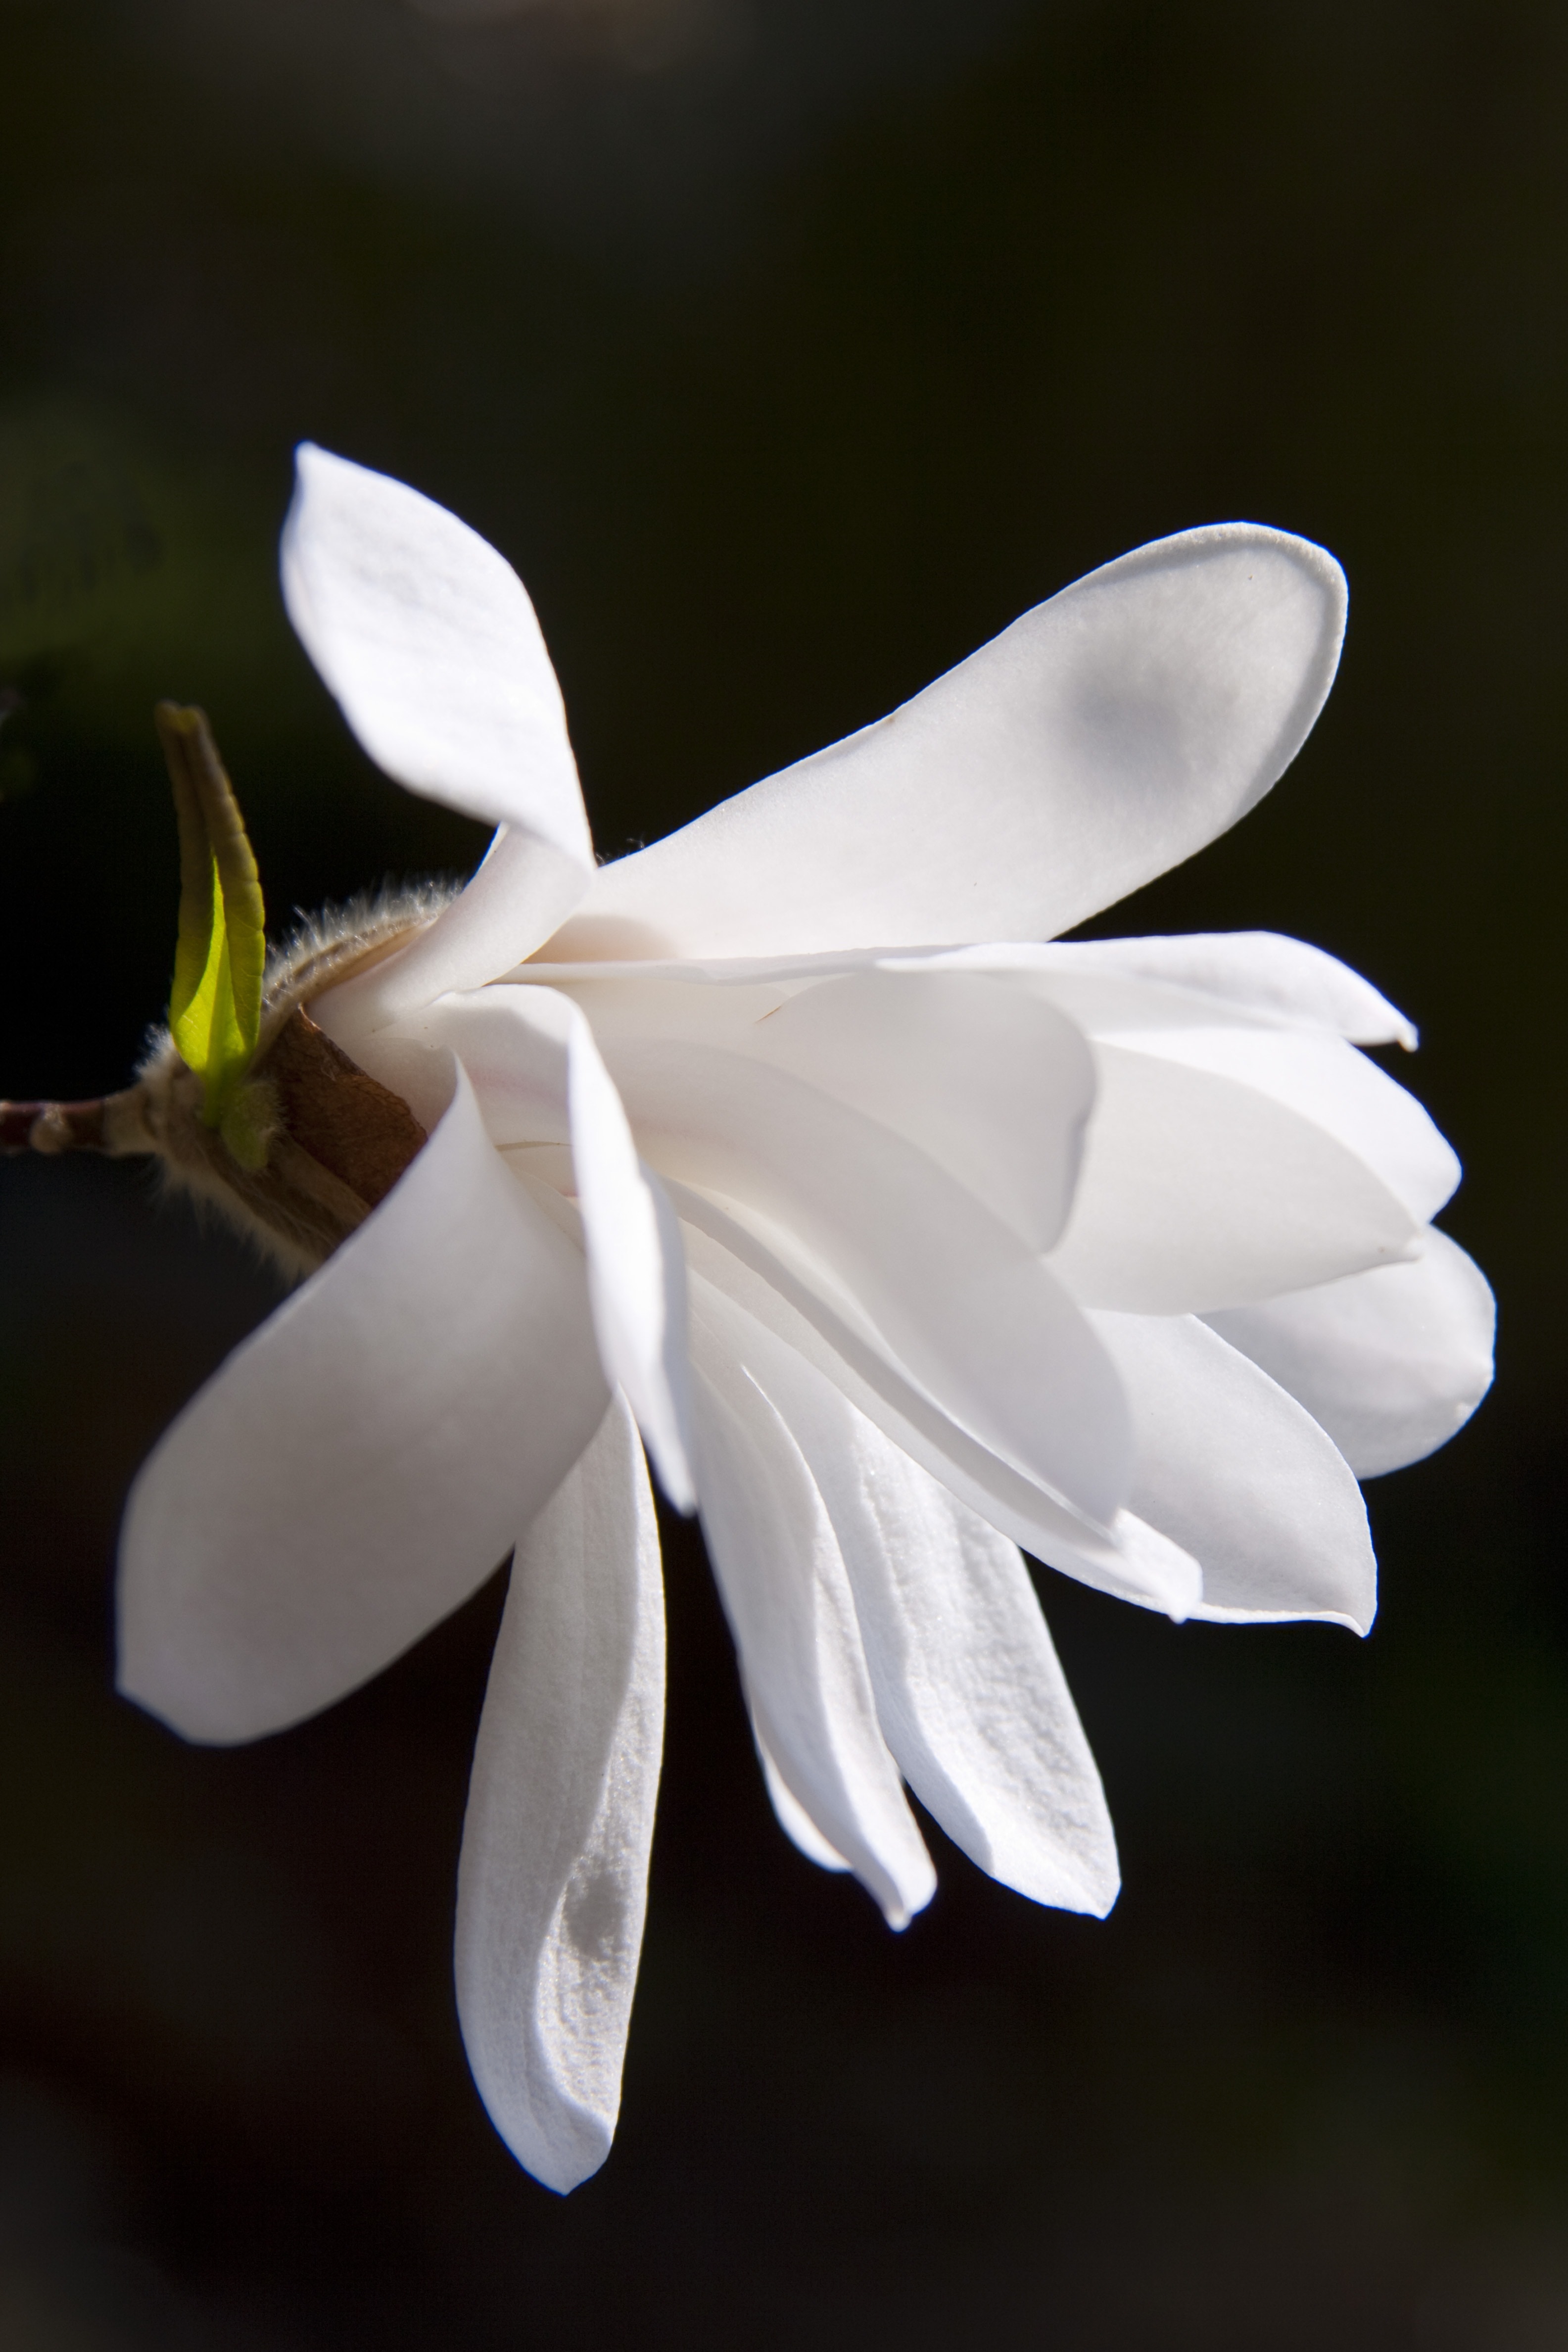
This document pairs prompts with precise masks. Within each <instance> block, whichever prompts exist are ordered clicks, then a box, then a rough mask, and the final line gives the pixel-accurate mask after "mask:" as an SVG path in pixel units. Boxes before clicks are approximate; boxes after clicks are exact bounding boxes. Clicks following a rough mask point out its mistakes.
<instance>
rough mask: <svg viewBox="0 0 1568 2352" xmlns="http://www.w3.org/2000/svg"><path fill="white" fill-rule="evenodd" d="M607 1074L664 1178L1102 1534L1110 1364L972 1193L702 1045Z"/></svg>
mask: <svg viewBox="0 0 1568 2352" xmlns="http://www.w3.org/2000/svg"><path fill="white" fill-rule="evenodd" d="M610 1067H611V1070H612V1075H613V1076H614V1077H615V1080H616V1083H617V1085H618V1086H619V1087H620V1088H621V1092H622V1098H623V1100H624V1101H625V1104H626V1108H627V1110H628V1112H629V1113H630V1115H631V1117H632V1122H633V1125H634V1127H635V1129H636V1131H637V1136H638V1140H639V1142H640V1143H641V1145H642V1147H643V1150H644V1152H645V1153H646V1155H647V1157H648V1159H649V1160H651V1161H652V1163H653V1166H654V1167H655V1168H657V1169H659V1170H660V1171H661V1172H662V1173H667V1174H669V1175H673V1176H674V1177H676V1178H679V1179H683V1180H685V1181H687V1182H690V1183H695V1184H696V1185H699V1186H702V1187H704V1188H705V1189H707V1190H710V1191H715V1192H725V1193H728V1194H731V1195H733V1196H735V1197H736V1198H737V1199H738V1200H740V1201H744V1202H749V1203H750V1204H751V1205H752V1206H754V1207H755V1208H756V1209H758V1211H760V1212H761V1213H763V1214H764V1215H765V1216H768V1217H771V1218H773V1219H775V1220H776V1221H777V1222H778V1223H779V1224H780V1225H782V1226H783V1227H785V1228H786V1229H788V1230H789V1232H790V1233H791V1234H794V1235H796V1236H797V1237H798V1238H799V1240H800V1241H801V1242H803V1243H804V1244H806V1246H807V1247H808V1248H809V1249H810V1251H811V1252H812V1253H814V1254H815V1255H817V1256H818V1257H819V1258H820V1259H821V1262H822V1263H823V1265H825V1266H827V1267H830V1268H831V1269H832V1270H833V1272H834V1273H835V1274H836V1275H837V1276H839V1278H840V1279H841V1282H842V1284H843V1285H844V1286H845V1287H846V1288H847V1289H848V1291H849V1292H850V1293H851V1294H852V1296H853V1297H855V1298H856V1299H857V1300H858V1301H859V1302H860V1303H861V1305H862V1307H863V1309H864V1311H865V1313H866V1314H867V1316H868V1317H869V1318H870V1319H871V1320H872V1322H873V1323H874V1324H875V1326H876V1327H877V1328H878V1329H879V1330H880V1332H881V1333H882V1334H883V1338H884V1339H885V1341H886V1343H887V1345H888V1346H889V1348H890V1349H892V1351H893V1353H894V1356H895V1357H896V1358H897V1360H899V1361H900V1362H901V1363H902V1364H904V1367H905V1368H906V1369H907V1370H908V1372H909V1373H910V1374H911V1376H912V1377H913V1378H914V1379H915V1381H917V1382H918V1383H919V1384H920V1385H921V1386H922V1387H923V1388H924V1389H925V1391H927V1393H928V1394H929V1395H930V1396H931V1397H933V1398H934V1399H935V1400H936V1402H937V1403H938V1404H940V1405H941V1406H942V1407H943V1408H944V1409H945V1410H946V1412H948V1413H950V1414H951V1415H952V1417H953V1418H954V1419H955V1420H956V1421H958V1422H959V1423H961V1424H962V1425H963V1426H964V1427H965V1428H967V1429H968V1430H969V1431H970V1432H971V1433H973V1434H974V1435H975V1436H977V1438H979V1439H980V1441H981V1443H982V1444H985V1445H987V1446H988V1447H989V1448H990V1449H991V1450H992V1451H993V1452H995V1453H998V1454H1001V1455H1002V1457H1003V1458H1004V1459H1005V1460H1007V1461H1009V1462H1012V1463H1013V1464H1015V1465H1017V1466H1018V1467H1019V1468H1020V1469H1022V1470H1023V1471H1024V1472H1025V1473H1026V1475H1030V1476H1031V1477H1034V1478H1036V1479H1038V1480H1040V1482H1042V1483H1043V1484H1044V1485H1046V1486H1049V1487H1050V1488H1051V1489H1052V1490H1053V1491H1054V1492H1055V1493H1057V1494H1059V1495H1061V1496H1065V1498H1066V1499H1067V1501H1068V1502H1069V1503H1070V1504H1071V1506H1072V1507H1074V1508H1076V1509H1077V1510H1079V1511H1080V1512H1082V1513H1083V1514H1084V1515H1085V1516H1086V1517H1089V1518H1090V1519H1092V1521H1094V1522H1095V1523H1097V1524H1098V1525H1100V1526H1102V1527H1103V1526H1104V1525H1105V1523H1106V1522H1108V1521H1109V1519H1110V1518H1111V1517H1112V1515H1113V1512H1114V1511H1115V1510H1116V1508H1117V1507H1118V1506H1119V1505H1120V1503H1121V1501H1122V1499H1123V1496H1124V1492H1125V1478H1126V1475H1127V1468H1128V1459H1129V1456H1128V1451H1127V1434H1126V1423H1125V1419H1124V1409H1123V1405H1122V1401H1121V1397H1120V1394H1119V1392H1118V1390H1117V1387H1116V1381H1115V1376H1114V1374H1113V1372H1112V1370H1111V1368H1110V1366H1109V1364H1108V1363H1107V1362H1106V1361H1105V1360H1104V1358H1103V1355H1102V1354H1101V1352H1100V1349H1099V1347H1098V1344H1097V1342H1096V1341H1095V1340H1094V1339H1093V1337H1092V1333H1091V1332H1090V1330H1089V1328H1088V1326H1087V1325H1086V1324H1085V1323H1084V1321H1083V1319H1082V1316H1081V1314H1080V1313H1079V1311H1078V1309H1077V1308H1076V1307H1074V1306H1073V1304H1072V1302H1071V1299H1070V1298H1069V1297H1068V1296H1067V1294H1066V1293H1065V1291H1063V1290H1062V1289H1061V1288H1060V1287H1059V1286H1058V1285H1057V1284H1056V1282H1055V1281H1054V1280H1053V1278H1052V1276H1051V1274H1050V1273H1049V1272H1048V1271H1047V1269H1046V1267H1045V1265H1043V1264H1042V1263H1041V1262H1040V1259H1039V1258H1037V1257H1036V1256H1035V1255H1033V1253H1032V1252H1031V1251H1030V1249H1029V1248H1028V1246H1027V1245H1026V1244H1023V1243H1021V1242H1020V1241H1019V1239H1018V1237H1017V1236H1016V1235H1015V1234H1011V1233H1009V1231H1008V1229H1007V1228H1006V1226H1004V1225H1003V1224H1001V1223H1000V1222H999V1221H998V1219H997V1218H995V1217H993V1216H992V1215H991V1214H990V1213H988V1211H987V1210H986V1209H985V1208H983V1207H982V1206H981V1204H980V1202H978V1201H977V1200H976V1199H975V1198H974V1196H973V1195H972V1194H971V1193H968V1192H966V1191H965V1190H964V1188H963V1187H962V1186H961V1185H958V1184H956V1183H955V1182H954V1181H953V1180H952V1178H951V1177H949V1176H947V1175H946V1172H945V1171H943V1170H941V1169H939V1168H938V1167H937V1166H936V1163H935V1162H934V1161H933V1160H929V1159H927V1157H926V1156H925V1153H924V1152H921V1151H917V1150H913V1149H912V1148H911V1147H910V1146H909V1145H907V1144H905V1143H904V1142H903V1141H902V1140H901V1139H900V1138H898V1137H897V1136H894V1134H892V1133H891V1132H890V1131H889V1130H888V1129H885V1128H883V1127H881V1126H879V1125H878V1124H877V1123H876V1122H875V1121H874V1120H872V1119H868V1118H863V1117H862V1116H861V1115H860V1114H859V1113H857V1112H855V1111H853V1110H851V1109H850V1108H848V1106H847V1105H844V1104H841V1103H839V1102H835V1101H834V1100H832V1099H831V1097H829V1096H827V1095H824V1094H823V1093H822V1092H821V1089H820V1088H817V1087H810V1086H808V1085H806V1084H805V1083H804V1082H803V1081H802V1080H800V1079H798V1078H796V1077H794V1076H791V1075H790V1074H789V1073H788V1072H786V1071H783V1070H778V1069H772V1068H768V1067H765V1066H761V1065H760V1064H758V1062H756V1061H754V1060H753V1059H751V1058H750V1057H748V1056H746V1055H738V1054H727V1053H718V1052H709V1051H707V1050H706V1049H705V1048H703V1047H701V1046H695V1045H648V1046H645V1047H640V1048H636V1049H632V1048H630V1047H629V1048H627V1049H626V1050H625V1051H622V1052H616V1053H614V1054H613V1055H612V1058H611V1061H610Z"/></svg>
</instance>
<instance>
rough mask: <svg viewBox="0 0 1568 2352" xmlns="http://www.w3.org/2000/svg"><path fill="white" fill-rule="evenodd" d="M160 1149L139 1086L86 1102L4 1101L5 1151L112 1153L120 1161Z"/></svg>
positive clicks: (0, 1129)
mask: <svg viewBox="0 0 1568 2352" xmlns="http://www.w3.org/2000/svg"><path fill="white" fill-rule="evenodd" d="M156 1148H157V1147H156V1145H155V1144H154V1142H153V1140H152V1136H151V1135H150V1134H149V1133H148V1131H147V1128H146V1125H145V1123H144V1121H143V1119H142V1117H141V1097H140V1091H139V1089H138V1088H137V1087H126V1088H125V1089H124V1091H123V1092H122V1093H120V1094H116V1095H94V1096H92V1097H89V1099H88V1100H86V1101H84V1102H0V1152H5V1153H12V1152H17V1151H41V1152H43V1153H44V1154H45V1155H46V1156H47V1157H48V1158H50V1159H53V1158H54V1157H55V1156H56V1155H57V1153H59V1152H62V1151H106V1152H108V1153H109V1154H110V1157H111V1158H112V1159H116V1160H119V1159H123V1158H125V1157H126V1156H127V1155H129V1154H131V1153H132V1152H140V1151H152V1150H156Z"/></svg>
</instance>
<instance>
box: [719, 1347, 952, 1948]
mask: <svg viewBox="0 0 1568 2352" xmlns="http://www.w3.org/2000/svg"><path fill="white" fill-rule="evenodd" d="M693 1349H694V1355H695V1370H696V1382H695V1412H696V1428H697V1444H698V1489H699V1492H700V1494H701V1496H702V1520H703V1532H704V1534H705V1536H706V1538H707V1545H708V1554H709V1557H710V1559H712V1561H713V1568H714V1574H715V1576H716V1579H717V1581H718V1587H719V1591H720V1594H721V1596H722V1598H723V1601H724V1606H725V1612H726V1614H727V1617H728V1619H729V1623H730V1630H731V1632H732V1633H733V1634H734V1636H735V1644H736V1648H737V1651H738V1652H739V1654H740V1663H741V1673H742V1676H743V1679H744V1681H745V1684H746V1690H747V1698H748V1700H749V1702H750V1705H751V1708H752V1712H753V1715H754V1717H755V1718H756V1722H757V1727H758V1738H759V1740H760V1742H761V1743H762V1744H763V1745H765V1747H766V1748H767V1751H768V1755H769V1756H770V1757H771V1758H772V1759H773V1762H774V1766H775V1769H776V1770H777V1771H778V1774H779V1779H780V1780H782V1781H783V1782H784V1784H785V1786H786V1788H787V1789H788V1790H789V1794H790V1795H791V1796H792V1797H793V1798H794V1800H795V1802H796V1803H797V1804H798V1805H799V1806H800V1809H801V1811H803V1812H804V1813H805V1815H806V1817H807V1819H808V1821H809V1822H810V1823H811V1825H812V1828H813V1829H814V1831H815V1832H816V1834H817V1836H818V1837H819V1838H821V1840H822V1842H823V1843H825V1844H826V1845H827V1846H828V1847H829V1849H830V1850H831V1852H832V1853H835V1854H839V1855H841V1856H842V1857H843V1859H844V1860H845V1861H846V1862H847V1863H848V1864H849V1865H850V1867H851V1869H852V1871H853V1872H854V1874H855V1875H856V1877H857V1878H859V1879H860V1881H861V1883H862V1885H864V1886H865V1887H866V1889H867V1890H868V1892H869V1893H870V1894H871V1895H873V1897H874V1898H875V1900H876V1901H877V1902H878V1903H879V1904H880V1905H881V1906H882V1909H883V1914H884V1916H886V1919H887V1921H888V1924H889V1926H890V1927H905V1926H906V1925H907V1924H908V1922H909V1919H910V1918H911V1916H913V1914H914V1913H915V1912H916V1911H918V1910H920V1909H922V1908H923V1907H924V1906H925V1904H927V1903H928V1902H929V1901H930V1899H931V1896H932V1894H933V1892H934V1891H935V1888H936V1877H935V1874H934V1873H933V1871H932V1868H931V1863H930V1858H929V1856H928V1855H927V1853H926V1852H925V1844H924V1843H923V1842H922V1839H921V1835H920V1832H919V1831H918V1830H917V1829H916V1828H915V1822H914V1818H913V1816H912V1814H911V1813H910V1811H909V1808H908V1806H907V1805H906V1804H905V1802H904V1793H903V1790H902V1789H901V1787H900V1784H899V1778H898V1770H897V1768H896V1766H895V1765H894V1761H893V1759H892V1757H891V1756H890V1755H889V1754H888V1751H887V1748H886V1745H885V1743H884V1741H883V1737H882V1733H881V1731H880V1729H879V1728H878V1725H877V1719H876V1708H875V1704H874V1701H873V1696H872V1690H871V1682H870V1678H869V1676H868V1675H867V1672H866V1663H865V1654H864V1652H863V1650H862V1646H861V1637H860V1629H859V1626H858V1624H857V1622H856V1619H855V1612H854V1603H853V1601H852V1598H851V1595H850V1590H849V1583H848V1580H847V1578H846V1576H845V1574H844V1564H843V1560H842V1559H841V1556H840V1552H839V1548H838V1544H837V1541H836V1539H835V1538H834V1535H833V1530H832V1524H831V1520H830V1519H829V1517H828V1514H827V1512H826V1510H825V1509H824V1507H823V1505H822V1499H821V1496H820V1495H819V1493H818V1492H817V1488H816V1485H815V1482H814V1481H813V1479H812V1477H811V1475H810V1471H809V1470H808V1469H807V1467H806V1464H805V1461H804V1459H803V1458H802V1456H801V1454H800V1448H799V1447H798V1446H797V1445H796V1444H795V1443H794V1441H793V1439H792V1438H791V1437H790V1435H789V1431H788V1430H787V1429H786V1428H785V1426H784V1423H783V1422H782V1421H781V1420H780V1419H779V1415H778V1413H777V1412H775V1410H774V1408H773V1407H772V1406H771V1405H770V1404H769V1403H768V1400H767V1398H766V1397H764V1396H763V1394H762V1392H761V1391H760V1390H759V1389H758V1387H757V1386H756V1384H755V1382H753V1381H750V1380H749V1379H747V1376H746V1375H745V1373H744V1372H741V1371H740V1370H737V1368H736V1367H735V1366H734V1365H733V1363H732V1362H731V1361H730V1360H728V1359H727V1354H726V1352H725V1350H724V1349H723V1347H722V1344H720V1343H719V1342H717V1341H716V1339H715V1337H714V1335H713V1334H712V1333H711V1332H709V1331H708V1330H707V1329H706V1328H705V1326H704V1324H703V1322H702V1318H701V1317H700V1314H697V1313H694V1317H693Z"/></svg>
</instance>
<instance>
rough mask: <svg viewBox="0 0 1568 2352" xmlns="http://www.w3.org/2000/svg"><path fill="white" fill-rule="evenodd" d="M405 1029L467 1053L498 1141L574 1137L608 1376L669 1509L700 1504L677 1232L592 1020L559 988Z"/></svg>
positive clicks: (488, 997)
mask: <svg viewBox="0 0 1568 2352" xmlns="http://www.w3.org/2000/svg"><path fill="white" fill-rule="evenodd" d="M407 1029H408V1033H409V1034H412V1035H414V1036H417V1037H420V1038H422V1039H427V1040H430V1041H432V1042H434V1043H437V1044H440V1045H445V1046H449V1047H450V1048H451V1050H452V1051H453V1052H454V1053H455V1054H457V1055H460V1056H461V1058H462V1061H463V1065H464V1067H465V1069H466V1070H467V1071H468V1073H469V1075H470V1076H471V1077H472V1079H473V1081H474V1086H475V1089H476V1094H477V1096H478V1099H479V1105H480V1108H481V1110H482V1111H483V1113H484V1117H485V1123H486V1129H487V1131H488V1133H489V1136H490V1139H491V1141H492V1142H494V1143H497V1144H500V1145H502V1146H506V1147H516V1146H518V1145H523V1144H549V1143H558V1142H561V1141H567V1140H570V1145H571V1155H572V1168H573V1172H574V1177H575V1181H576V1186H577V1197H578V1205H579V1207H580V1210H581V1212H582V1226H583V1234H584V1238H585V1241H586V1243H587V1247H588V1276H589V1295H590V1297H591V1301H592V1306H593V1321H594V1328H595V1330H596V1331H597V1333H598V1335H599V1345H600V1353H601V1356H602V1358H603V1361H604V1369H605V1372H606V1374H607V1376H608V1378H609V1379H610V1381H612V1384H614V1385H616V1386H619V1387H621V1388H622V1389H624V1391H626V1395H627V1398H628V1401H629V1402H630V1403H631V1405H632V1411H633V1412H634V1413H635V1414H636V1416H637V1422H638V1425H639V1427H640V1428H641V1430H642V1432H643V1436H644V1438H645V1439H646V1440H647V1443H648V1448H649V1451H650V1453H651V1454H653V1463H654V1466H655V1468H656V1469H657V1470H658V1473H659V1477H660V1481H661V1483H662V1484H663V1486H664V1490H665V1492H666V1494H667V1495H668V1496H669V1497H670V1500H671V1501H672V1502H673V1503H674V1505H675V1507H676V1508H677V1509H678V1510H683V1511H689V1510H691V1509H693V1508H694V1507H695V1486H694V1483H693V1479H692V1471H691V1459H690V1443H691V1442H690V1426H689V1423H690V1404H689V1400H688V1396H687V1377H686V1354H685V1325H686V1301H685V1264H684V1261H683V1258H682V1255H681V1244H680V1234H679V1233H678V1231H677V1230H676V1227H675V1221H674V1215H673V1214H672V1213H671V1211H670V1208H669V1204H668V1202H666V1201H665V1200H664V1195H663V1192H662V1190H661V1188H660V1186H659V1184H658V1181H657V1180H656V1179H655V1178H654V1177H653V1176H652V1175H651V1174H650V1172H649V1171H648V1170H647V1169H645V1168H643V1165H642V1164H641V1162H640V1161H639V1160H638V1158H637V1150H636V1146H635V1144H634V1143H633V1141H632V1131H631V1129H630V1128H629V1127H628V1125H627V1123H626V1115H625V1112H624V1111H623V1110H622V1107H621V1098H620V1097H619V1096H618V1095H617V1093H616V1091H615V1087H614V1086H613V1084H612V1081H611V1078H610V1076H609V1074H608V1072H607V1071H606V1069H605V1067H604V1064H603V1062H602V1061H601V1058H600V1054H599V1049H598V1047H597V1046H596V1045H595V1044H594V1042H593V1036H592V1033H591V1030H590V1028H589V1026H588V1024H587V1022H586V1021H585V1020H584V1018H583V1016H582V1014H581V1013H580V1012H579V1010H578V1009H577V1007H576V1006H575V1005H574V1004H573V1003H571V1002H570V1000H569V999H568V998H567V997H565V996H562V995H560V994H559V993H558V992H556V991H555V990H553V989H548V988H493V989H483V990H479V991H476V992H474V993H473V994H471V995H465V996H450V997H444V998H443V999H442V1000H441V1001H440V1002H439V1003H436V1004H434V1005H432V1006H431V1007H430V1008H429V1010H428V1012H427V1013H425V1014H424V1015H423V1017H422V1018H421V1019H420V1020H419V1021H417V1022H411V1023H409V1024H407Z"/></svg>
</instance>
